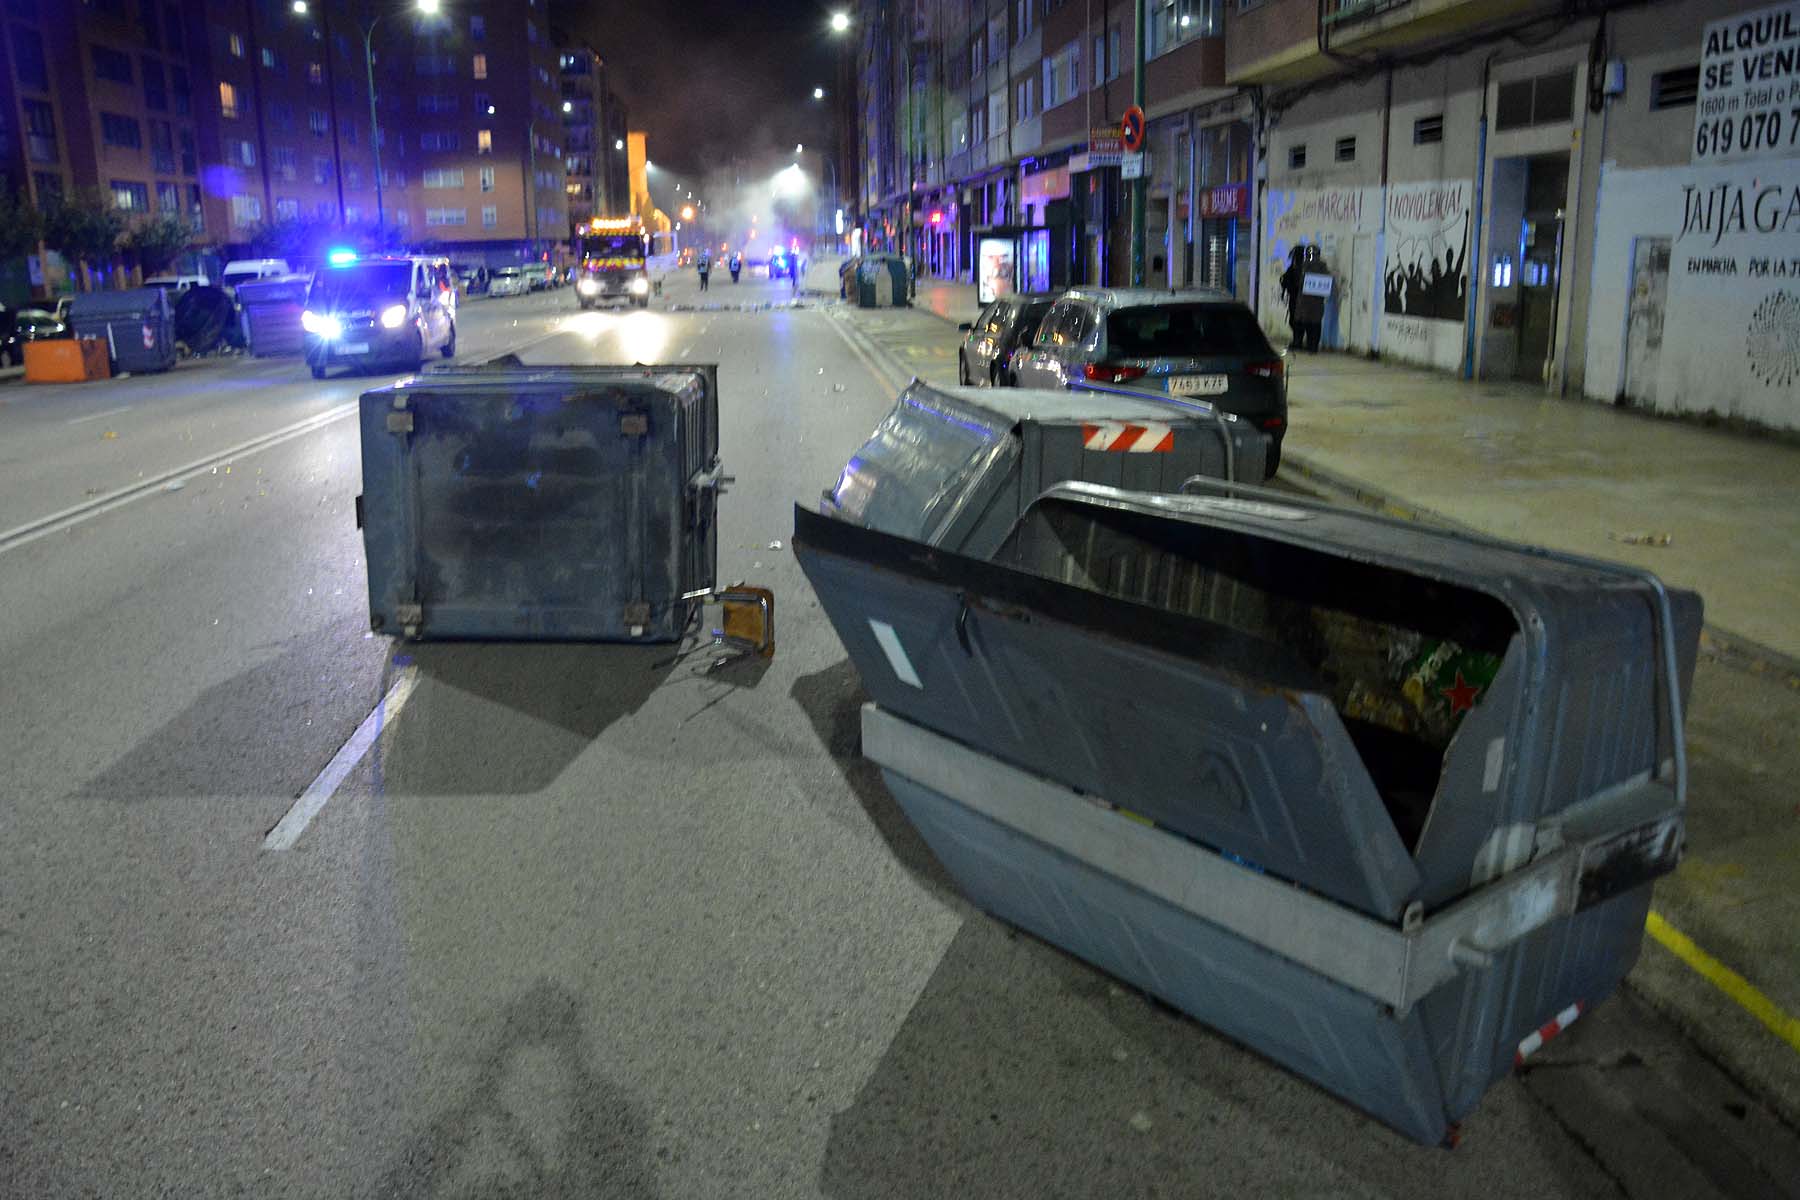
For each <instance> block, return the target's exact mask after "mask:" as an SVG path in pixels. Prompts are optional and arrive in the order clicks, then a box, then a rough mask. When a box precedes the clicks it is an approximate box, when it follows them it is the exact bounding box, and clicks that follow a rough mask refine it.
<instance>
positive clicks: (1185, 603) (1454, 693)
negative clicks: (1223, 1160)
mask: <svg viewBox="0 0 1800 1200" xmlns="http://www.w3.org/2000/svg"><path fill="white" fill-rule="evenodd" d="M796 525H797V527H796V530H795V535H794V549H795V553H796V555H797V556H798V558H799V561H800V563H801V565H802V567H803V568H804V569H805V571H806V573H807V576H808V577H809V579H810V580H811V581H812V583H813V586H814V588H815V590H816V591H817V593H818V596H819V599H820V603H821V604H822V605H823V606H824V608H825V610H826V611H827V613H828V614H829V616H830V619H831V621H832V623H833V625H834V626H835V628H836V629H837V632H838V635H839V637H840V638H841V639H842V640H843V642H844V645H845V646H846V648H847V649H848V650H849V652H850V655H851V657H852V659H853V660H854V661H855V663H856V666H857V668H858V671H859V673H860V674H861V677H862V680H863V683H864V686H865V687H866V689H867V691H868V693H869V694H870V696H871V697H872V698H873V703H872V704H871V705H869V706H867V707H866V708H865V709H864V712H863V752H864V754H866V755H867V756H868V757H869V758H870V759H872V760H873V761H874V762H876V763H877V764H878V765H879V766H880V767H881V769H882V772H883V776H884V778H885V779H886V781H887V783H888V786H889V788H890V790H891V791H892V792H893V794H894V797H895V799H896V800H897V801H898V802H899V803H900V805H901V807H902V808H903V809H904V810H905V811H906V813H907V815H908V817H909V818H910V819H911V820H912V821H913V823H914V824H915V825H916V826H917V827H918V829H919V831H920V833H921V834H922V835H923V836H924V838H925V840H926V841H927V843H928V844H930V846H931V847H932V849H933V851H934V852H935V853H936V854H937V856H938V858H939V859H940V860H941V861H942V862H943V864H944V865H945V867H946V868H947V869H948V870H949V871H950V873H951V874H952V875H953V876H954V877H955V878H956V880H957V882H958V883H959V885H960V886H961V887H962V888H964V889H965V890H966V891H967V892H968V894H969V895H970V896H971V897H972V898H973V899H974V900H975V901H976V902H977V903H979V904H980V905H981V906H982V907H983V908H985V909H987V910H988V911H989V912H991V913H993V914H995V915H996V916H999V917H1001V918H1002V919H1005V920H1007V921H1010V922H1013V923H1015V924H1017V925H1020V926H1022V927H1024V928H1026V929H1028V930H1031V931H1032V932H1034V933H1036V934H1038V935H1039V936H1042V937H1044V938H1046V939H1047V940H1049V941H1051V942H1054V943H1056V944H1057V945H1060V946H1062V947H1064V948H1066V949H1068V950H1070V951H1071V952H1073V953H1075V954H1078V955H1080V956H1081V957H1083V958H1086V959H1087V960H1089V961H1090V962H1092V963H1094V964H1096V965H1097V966H1100V967H1102V968H1103V969H1105V970H1107V971H1110V972H1112V973H1113V974H1115V975H1118V976H1119V977H1121V978H1123V979H1126V980H1129V981H1130V982H1132V983H1134V984H1136V985H1137V986H1139V987H1141V988H1143V989H1144V990H1146V991H1149V992H1152V993H1154V994H1156V995H1158V996H1160V997H1162V998H1163V999H1165V1000H1167V1001H1169V1002H1170V1003H1171V1004H1174V1005H1176V1006H1177V1007H1179V1008H1181V1009H1183V1010H1184V1011H1186V1012H1188V1013H1190V1014H1192V1015H1194V1016H1195V1017H1197V1018H1199V1019H1200V1020H1202V1021H1204V1022H1206V1023H1208V1024H1210V1025H1212V1026H1214V1027H1215V1028H1217V1029H1219V1030H1221V1031H1222V1032H1224V1033H1226V1034H1227V1035H1229V1036H1231V1037H1233V1038H1235V1039H1236V1040H1238V1041H1240V1042H1242V1043H1244V1044H1245V1045H1247V1046H1250V1047H1252V1048H1254V1049H1255V1050H1257V1051H1259V1052H1261V1053H1263V1054H1265V1055H1267V1056H1268V1057H1270V1058H1272V1059H1274V1060H1276V1061H1277V1062H1279V1063H1281V1064H1283V1065H1285V1066H1286V1067H1288V1068H1289V1069H1291V1070H1293V1071H1295V1072H1297V1073H1299V1074H1301V1075H1303V1076H1305V1077H1306V1078H1308V1079H1311V1080H1313V1081H1314V1082H1316V1083H1318V1084H1320V1085H1321V1086H1323V1087H1325V1088H1327V1089H1329V1090H1331V1091H1332V1092H1334V1093H1336V1094H1337V1095H1339V1096H1341V1097H1342V1098H1344V1099H1345V1100H1347V1101H1349V1102H1350V1103H1352V1104H1354V1105H1356V1106H1357V1107H1359V1108H1361V1109H1363V1110H1365V1111H1366V1112H1368V1113H1370V1114H1371V1115H1373V1116H1374V1117H1376V1118H1378V1119H1379V1120H1381V1121H1383V1122H1385V1123H1387V1124H1388V1125H1390V1126H1392V1127H1394V1128H1395V1129H1397V1130H1399V1131H1401V1132H1402V1133H1404V1134H1406V1135H1407V1136H1409V1137H1411V1138H1414V1139H1416V1140H1418V1141H1420V1142H1423V1143H1439V1142H1443V1141H1446V1140H1447V1139H1448V1138H1449V1137H1450V1135H1451V1134H1452V1133H1453V1131H1454V1128H1455V1125H1456V1123H1457V1122H1459V1121H1460V1120H1461V1119H1462V1118H1463V1117H1464V1116H1465V1115H1467V1114H1468V1113H1469V1112H1470V1111H1471V1110H1473V1109H1474V1108H1475V1106H1476V1104H1477V1103H1478V1102H1479V1100H1480V1098H1481V1096H1482V1094H1483V1093H1484V1092H1485V1091H1486V1089H1487V1088H1488V1087H1489V1086H1491V1085H1492V1084H1493V1083H1494V1082H1495V1081H1496V1080H1498V1079H1500V1078H1501V1077H1503V1076H1504V1075H1505V1074H1506V1073H1507V1072H1508V1071H1510V1070H1511V1069H1512V1067H1513V1065H1514V1063H1515V1059H1516V1058H1517V1057H1518V1056H1520V1055H1521V1054H1524V1053H1529V1051H1530V1049H1531V1048H1532V1047H1533V1046H1534V1045H1535V1044H1536V1042H1535V1041H1533V1040H1530V1039H1533V1038H1534V1035H1536V1033H1537V1031H1538V1030H1539V1029H1540V1027H1542V1026H1545V1025H1546V1024H1547V1022H1549V1021H1551V1020H1552V1019H1553V1018H1556V1017H1558V1016H1559V1015H1560V1016H1561V1017H1562V1019H1563V1020H1564V1021H1565V1022H1566V1021H1567V1020H1568V1019H1570V1018H1571V1016H1572V1015H1573V1014H1574V1013H1579V1012H1580V1011H1581V1010H1582V1009H1584V1008H1586V1007H1589V1006H1592V1005H1593V1004H1595V1003H1598V1002H1599V1001H1600V1000H1602V999H1603V998H1604V997H1605V996H1607V995H1608V994H1609V993H1610V992H1611V991H1612V990H1613V988H1614V987H1616V986H1617V985H1618V983H1619V981H1620V979H1621V978H1623V976H1624V975H1625V973H1626V971H1627V970H1629V969H1630V967H1631V965H1632V963H1633V962H1634V961H1635V959H1636V957H1637V953H1638V947H1639V944H1640V942H1641V939H1642V933H1643V925H1644V919H1645V915H1646V913H1647V911H1648V907H1649V903H1650V890H1651V881H1652V879H1654V877H1656V876H1657V875H1660V874H1663V873H1666V872H1668V871H1670V870H1672V869H1673V868H1674V866H1675V863H1676V861H1677V859H1678V857H1679V854H1680V850H1681V844H1682V835H1683V829H1684V825H1683V810H1684V805H1685V791H1686V782H1685V779H1686V767H1685V753H1684V750H1683V742H1682V730H1681V713H1682V711H1683V700H1684V697H1685V694H1686V691H1687V688H1688V684H1689V682H1690V680H1691V677H1692V669H1693V660H1694V655H1695V652H1696V648H1697V644H1698V638H1699V628H1700V620H1701V608H1700V602H1699V598H1698V597H1697V596H1695V595H1693V594H1692V593H1688V592H1681V591H1672V590H1667V589H1665V588H1664V587H1663V586H1662V585H1661V583H1660V582H1658V581H1657V580H1656V579H1655V578H1654V577H1653V576H1650V575H1648V574H1647V573H1645V572H1640V571H1635V570H1633V569H1630V568H1625V567H1614V566H1612V565H1610V564H1603V563H1597V562H1592V561H1587V560H1579V559H1574V558H1570V557H1565V556H1559V555H1553V554H1549V553H1547V552H1542V551H1536V550H1532V549H1529V548H1525V547H1520V546H1515V545H1510V544H1504V543H1499V542H1493V541H1487V540H1482V539H1475V538H1472V537H1466V536H1462V535H1458V534H1455V533H1450V532H1445V531H1439V530H1433V529H1428V528H1424V527H1420V526H1414V525H1404V524H1401V523H1397V522H1391V521H1387V520H1385V519H1382V518H1379V517H1375V516H1372V515H1367V514H1362V513H1353V512H1345V511H1341V510H1335V509H1330V508H1326V507H1323V506H1315V505H1310V504H1305V503H1299V502H1294V501H1291V500H1290V499H1288V498H1287V497H1285V496H1284V495H1282V494H1279V493H1273V492H1265V491H1262V490H1260V489H1252V488H1241V487H1240V488H1236V489H1232V490H1231V494H1224V493H1223V492H1221V494H1217V495H1204V496H1147V495H1134V494H1131V493H1126V492H1122V491H1117V490H1114V489H1110V488H1105V487H1097V486H1093V485H1085V484H1068V485H1063V486H1059V487H1056V488H1053V489H1051V490H1050V491H1049V492H1047V493H1046V494H1045V495H1044V496H1043V497H1041V498H1040V499H1038V500H1037V501H1036V502H1035V503H1034V504H1032V506H1031V507H1030V509H1029V510H1028V511H1027V512H1026V514H1025V515H1024V517H1023V518H1022V519H1021V520H1020V522H1019V523H1018V525H1017V527H1016V528H1015V529H1014V531H1013V532H1012V534H1011V535H1010V536H1009V537H1008V539H1007V541H1006V542H1005V544H1004V545H1003V546H1001V547H1000V548H999V550H998V551H997V552H996V553H995V554H994V555H993V556H992V558H991V559H989V560H984V559H980V558H976V557H970V556H964V555H959V554H953V553H950V552H948V551H946V550H943V549H937V548H933V547H930V546H926V545H922V544H920V543H919V542H917V541H912V540H908V539H904V538H900V537H896V536H893V535H891V534H887V533H883V532H880V531H877V530H873V529H867V528H862V527H859V526H857V525H854V524H852V523H850V522H847V521H843V520H840V519H836V518H834V517H832V516H826V515H817V514H813V513H810V512H806V511H804V510H802V511H799V512H797V513H796ZM1538 1040H1541V1038H1540V1039H1538Z"/></svg>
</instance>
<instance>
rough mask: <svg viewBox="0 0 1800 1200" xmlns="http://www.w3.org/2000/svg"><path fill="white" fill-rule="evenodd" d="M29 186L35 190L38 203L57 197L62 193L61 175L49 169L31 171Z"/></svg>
mask: <svg viewBox="0 0 1800 1200" xmlns="http://www.w3.org/2000/svg"><path fill="white" fill-rule="evenodd" d="M31 186H32V188H33V189H34V190H35V191H36V192H37V198H38V203H39V204H42V203H43V202H44V201H46V200H55V199H58V198H59V197H61V196H62V194H63V179H62V176H61V175H58V174H55V173H53V172H50V171H33V172H32V173H31Z"/></svg>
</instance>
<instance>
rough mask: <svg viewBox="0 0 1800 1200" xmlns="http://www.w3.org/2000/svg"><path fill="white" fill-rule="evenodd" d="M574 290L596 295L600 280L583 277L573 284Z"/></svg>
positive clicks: (598, 290)
mask: <svg viewBox="0 0 1800 1200" xmlns="http://www.w3.org/2000/svg"><path fill="white" fill-rule="evenodd" d="M575 290H576V291H578V292H580V293H581V294H582V295H583V296H595V295H598V294H599V292H600V281H599V280H598V279H583V280H581V281H580V282H578V283H577V284H576V285H575Z"/></svg>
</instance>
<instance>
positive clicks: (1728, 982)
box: [1644, 912, 1800, 1051]
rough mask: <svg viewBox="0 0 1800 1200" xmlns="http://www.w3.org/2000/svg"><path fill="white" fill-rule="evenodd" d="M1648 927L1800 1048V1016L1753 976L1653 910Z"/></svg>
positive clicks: (1747, 1010) (1682, 956)
mask: <svg viewBox="0 0 1800 1200" xmlns="http://www.w3.org/2000/svg"><path fill="white" fill-rule="evenodd" d="M1644 930H1645V932H1647V933H1649V935H1650V936H1651V937H1653V938H1655V939H1656V940H1657V941H1658V942H1660V943H1661V944H1662V945H1663V947H1664V948H1665V949H1667V950H1668V951H1669V953H1671V954H1673V955H1674V956H1675V957H1676V958H1679V959H1680V960H1681V961H1682V962H1684V963H1686V964H1687V965H1688V966H1689V967H1691V968H1693V970H1694V971H1695V972H1697V973H1698V974H1700V975H1701V976H1703V977H1704V978H1705V979H1706V980H1707V982H1709V983H1711V984H1712V985H1713V986H1714V987H1716V988H1718V989H1719V990H1720V991H1721V992H1724V993H1725V994H1726V995H1727V996H1729V997H1730V998H1731V1000H1732V1001H1733V1002H1734V1003H1735V1004H1737V1006H1738V1007H1739V1008H1742V1009H1743V1010H1744V1011H1745V1012H1747V1013H1749V1014H1750V1015H1751V1016H1753V1017H1755V1018H1756V1019H1757V1020H1758V1021H1761V1022H1762V1023H1763V1024H1764V1025H1767V1026H1768V1027H1769V1030H1770V1032H1772V1033H1774V1035H1775V1036H1776V1037H1778V1038H1780V1039H1781V1040H1782V1041H1784V1042H1786V1043H1787V1044H1788V1045H1789V1046H1791V1047H1792V1048H1793V1049H1795V1050H1796V1051H1800V1018H1796V1017H1790V1016H1789V1015H1788V1014H1787V1013H1784V1012H1782V1011H1781V1008H1780V1006H1779V1005H1777V1004H1776V1003H1775V1002H1774V1001H1773V1000H1771V999H1769V998H1768V997H1767V996H1765V995H1763V994H1762V993H1761V992H1760V991H1758V990H1757V989H1756V986H1755V985H1754V984H1752V983H1751V982H1750V981H1749V980H1747V979H1745V978H1744V977H1743V976H1742V975H1739V974H1738V973H1737V972H1736V971H1734V970H1732V969H1731V968H1730V967H1728V966H1726V965H1725V964H1724V963H1722V962H1720V961H1719V960H1718V959H1716V958H1714V957H1713V956H1712V955H1710V954H1708V953H1707V952H1706V951H1704V950H1702V949H1701V948H1700V947H1699V946H1697V945H1695V944H1694V940H1693V939H1692V938H1690V937H1688V935H1687V934H1685V933H1683V932H1681V930H1679V929H1677V928H1675V927H1674V926H1673V925H1671V924H1669V923H1668V922H1667V921H1665V920H1663V918H1662V915H1661V914H1660V913H1656V912H1652V913H1651V914H1650V919H1649V920H1647V921H1645V922H1644Z"/></svg>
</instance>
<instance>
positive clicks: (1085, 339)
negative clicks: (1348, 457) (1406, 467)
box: [1013, 288, 1288, 475]
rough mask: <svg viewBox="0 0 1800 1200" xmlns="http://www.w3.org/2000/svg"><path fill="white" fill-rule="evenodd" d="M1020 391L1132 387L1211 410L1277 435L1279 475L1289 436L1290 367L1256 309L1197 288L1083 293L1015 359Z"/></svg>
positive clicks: (1048, 317)
mask: <svg viewBox="0 0 1800 1200" xmlns="http://www.w3.org/2000/svg"><path fill="white" fill-rule="evenodd" d="M1013 372H1014V374H1015V375H1016V376H1017V377H1018V384H1019V386H1020V387H1028V388H1029V387H1040V388H1043V387H1047V388H1059V387H1074V386H1077V385H1078V384H1080V383H1081V382H1082V381H1084V380H1087V381H1092V382H1095V383H1108V384H1122V385H1124V386H1127V387H1133V388H1143V389H1145V390H1149V391H1158V392H1166V393H1168V394H1169V395H1171V396H1179V397H1182V398H1192V399H1199V400H1205V401H1206V402H1208V403H1209V404H1212V405H1214V406H1216V407H1217V408H1219V409H1220V410H1221V411H1224V412H1228V413H1234V414H1236V415H1237V416H1239V417H1242V418H1244V419H1245V420H1247V421H1250V422H1252V423H1253V424H1254V425H1255V426H1256V427H1257V428H1258V429H1260V430H1262V431H1263V432H1264V433H1266V434H1268V435H1269V441H1270V446H1269V463H1268V470H1269V474H1271V475H1273V474H1274V473H1275V468H1276V466H1277V465H1278V464H1279V463H1280V461H1281V439H1282V437H1283V436H1284V435H1285V434H1286V433H1287V416H1288V413H1287V360H1286V359H1285V358H1284V357H1282V355H1280V354H1278V353H1276V351H1275V348H1274V347H1273V346H1271V345H1269V339H1268V338H1267V337H1265V336H1264V335H1263V331H1262V327H1261V326H1259V325H1258V324H1257V323H1256V316H1255V314H1254V313H1252V312H1251V311H1250V309H1249V308H1248V307H1246V306H1245V305H1243V304H1241V303H1239V302H1238V301H1237V300H1234V299H1233V298H1232V297H1231V296H1230V294H1229V293H1226V292H1220V291H1213V290H1211V289H1205V288H1196V289H1193V290H1189V291H1152V290H1150V289H1147V288H1076V289H1074V290H1072V291H1069V292H1065V293H1064V294H1063V296H1062V297H1061V298H1060V299H1058V300H1057V301H1056V303H1055V304H1054V305H1053V306H1051V309H1050V311H1049V312H1048V313H1046V314H1045V315H1044V319H1043V322H1042V323H1041V324H1040V325H1039V326H1038V331H1037V336H1036V337H1035V338H1033V339H1032V342H1031V344H1030V346H1029V347H1027V348H1026V349H1025V350H1023V351H1021V352H1020V353H1019V354H1017V355H1015V356H1014V357H1013Z"/></svg>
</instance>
